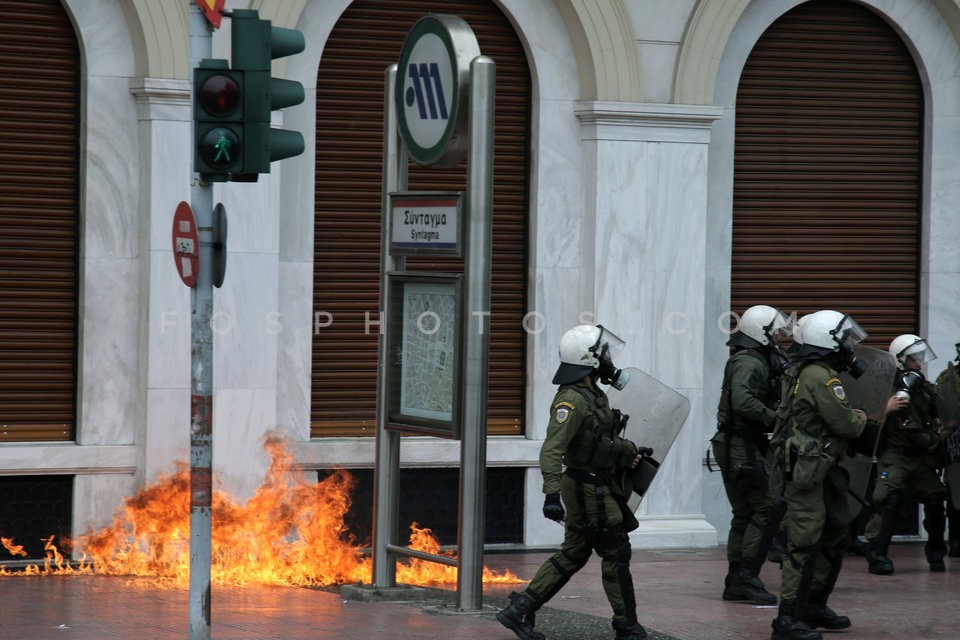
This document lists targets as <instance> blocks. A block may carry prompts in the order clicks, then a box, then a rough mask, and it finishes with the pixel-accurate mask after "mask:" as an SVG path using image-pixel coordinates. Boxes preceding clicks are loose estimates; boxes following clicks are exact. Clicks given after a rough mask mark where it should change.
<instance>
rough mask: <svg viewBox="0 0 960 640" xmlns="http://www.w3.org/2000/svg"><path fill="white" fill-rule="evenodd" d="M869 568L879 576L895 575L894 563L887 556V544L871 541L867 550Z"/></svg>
mask: <svg viewBox="0 0 960 640" xmlns="http://www.w3.org/2000/svg"><path fill="white" fill-rule="evenodd" d="M867 570H868V571H870V573H872V574H874V575H878V576H889V575H893V563H892V562H890V558H888V557H887V545H886V544H883V543H877V542H871V543H870V549H869V550H868V551H867Z"/></svg>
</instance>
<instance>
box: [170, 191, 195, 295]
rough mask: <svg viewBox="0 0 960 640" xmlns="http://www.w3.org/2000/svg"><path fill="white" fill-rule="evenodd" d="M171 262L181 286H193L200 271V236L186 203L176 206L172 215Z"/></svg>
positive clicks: (191, 212)
mask: <svg viewBox="0 0 960 640" xmlns="http://www.w3.org/2000/svg"><path fill="white" fill-rule="evenodd" d="M173 261H174V262H175V263H176V265H177V273H179V274H180V279H181V280H183V284H185V285H187V286H188V287H193V286H195V285H196V284H197V273H198V272H199V271H200V236H199V235H198V234H197V221H196V219H195V218H194V217H193V211H192V210H191V209H190V205H189V204H187V203H186V202H181V203H180V204H178V205H177V210H176V212H175V213H174V214H173Z"/></svg>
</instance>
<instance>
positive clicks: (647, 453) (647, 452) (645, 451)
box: [637, 447, 653, 458]
mask: <svg viewBox="0 0 960 640" xmlns="http://www.w3.org/2000/svg"><path fill="white" fill-rule="evenodd" d="M637 454H638V455H641V456H644V457H647V458H650V457H653V449H651V448H650V447H637Z"/></svg>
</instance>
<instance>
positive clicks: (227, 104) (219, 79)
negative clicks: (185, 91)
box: [199, 75, 240, 117]
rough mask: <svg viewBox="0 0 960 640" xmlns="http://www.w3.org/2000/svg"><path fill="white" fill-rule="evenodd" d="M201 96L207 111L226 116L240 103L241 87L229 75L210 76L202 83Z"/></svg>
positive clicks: (201, 101)
mask: <svg viewBox="0 0 960 640" xmlns="http://www.w3.org/2000/svg"><path fill="white" fill-rule="evenodd" d="M199 98H200V104H201V105H203V108H204V109H205V110H206V111H207V113H209V114H211V115H214V116H220V117H226V116H229V115H230V114H231V113H233V112H234V111H236V110H237V107H238V106H239V105H240V87H239V86H238V85H237V83H236V82H235V81H234V80H233V78H231V77H230V76H228V75H215V76H210V77H209V78H207V79H206V80H204V81H203V84H201V85H200V95H199Z"/></svg>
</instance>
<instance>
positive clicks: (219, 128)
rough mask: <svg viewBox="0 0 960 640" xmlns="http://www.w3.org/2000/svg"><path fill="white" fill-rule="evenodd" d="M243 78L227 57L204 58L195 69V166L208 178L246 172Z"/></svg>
mask: <svg viewBox="0 0 960 640" xmlns="http://www.w3.org/2000/svg"><path fill="white" fill-rule="evenodd" d="M243 80H244V79H243V73H242V72H238V71H233V70H231V69H228V68H227V61H226V60H209V59H207V60H201V61H200V66H199V67H197V68H196V69H194V70H193V133H194V156H193V166H194V170H195V171H196V172H197V173H199V174H201V175H202V176H203V178H204V179H205V180H207V181H209V182H224V181H226V180H229V179H230V175H231V174H232V173H242V172H243V162H244V158H243V153H244V147H245V144H244V143H245V140H244V138H245V136H244V104H243V97H244V81H243Z"/></svg>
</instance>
